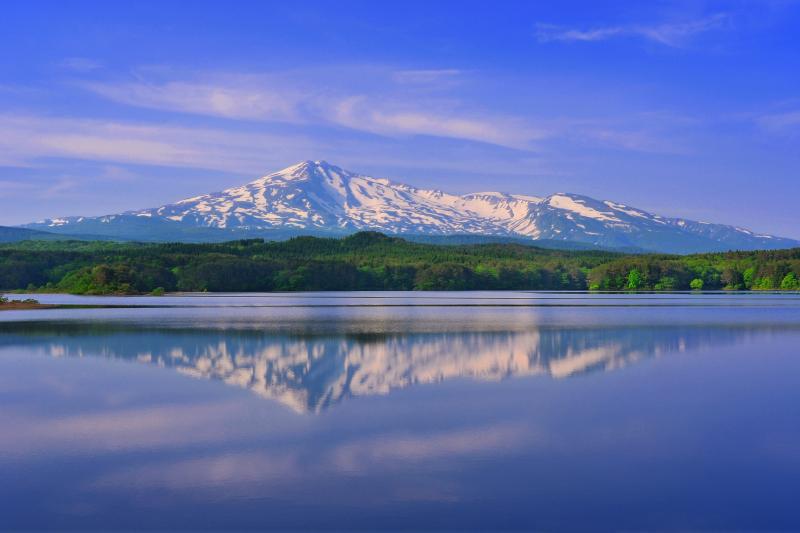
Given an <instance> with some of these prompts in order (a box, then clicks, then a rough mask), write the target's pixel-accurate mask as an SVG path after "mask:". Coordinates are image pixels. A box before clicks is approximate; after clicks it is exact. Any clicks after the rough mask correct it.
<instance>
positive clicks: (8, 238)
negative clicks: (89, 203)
mask: <svg viewBox="0 0 800 533" xmlns="http://www.w3.org/2000/svg"><path fill="white" fill-rule="evenodd" d="M72 238H76V239H79V238H81V237H77V236H74V235H65V234H60V233H52V232H49V231H39V230H33V229H25V228H13V227H9V226H0V242H20V241H65V240H69V239H72Z"/></svg>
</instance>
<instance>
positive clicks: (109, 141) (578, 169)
mask: <svg viewBox="0 0 800 533" xmlns="http://www.w3.org/2000/svg"><path fill="white" fill-rule="evenodd" d="M798 28H800V3H799V2H795V1H773V2H770V1H760V2H702V1H699V0H698V1H692V2H655V1H654V2H570V1H561V2H534V1H524V2H512V1H508V2H465V1H459V2H444V1H442V2H430V1H428V2H411V1H403V2H374V1H373V2H347V1H337V2H266V1H260V2H165V1H159V2H146V1H139V2H79V1H71V2H52V3H48V2H35V1H30V2H6V3H3V4H0V205H1V206H2V209H0V224H7V225H8V224H21V223H25V222H30V221H33V220H36V219H40V218H44V217H51V216H62V215H99V214H106V213H113V212H119V211H122V210H126V209H134V208H143V207H152V206H156V205H160V204H163V203H167V202H170V201H174V200H177V199H180V198H183V197H187V196H193V195H196V194H199V193H203V192H210V191H215V190H220V189H223V188H226V187H229V186H233V185H238V184H241V183H244V182H247V181H250V180H252V179H255V178H256V177H258V176H260V175H263V174H265V173H268V172H271V171H274V170H278V169H280V168H283V167H285V166H288V165H290V164H292V163H295V162H297V161H300V160H304V159H325V160H328V161H330V162H332V163H336V164H339V165H340V166H343V167H345V168H348V169H350V170H354V171H358V172H363V173H366V174H371V175H377V176H381V177H389V178H394V179H397V180H401V181H405V182H408V183H411V184H414V185H418V186H422V187H436V188H441V189H444V190H448V191H452V192H469V191H476V190H487V189H491V190H503V191H507V192H514V193H527V194H536V195H543V194H549V193H553V192H559V191H565V192H576V193H581V194H586V195H589V196H593V197H596V198H600V199H612V200H616V201H620V202H624V203H627V204H630V205H634V206H637V207H640V208H644V209H647V210H650V211H653V212H656V213H659V214H663V215H672V216H685V217H689V218H694V219H700V220H708V221H712V222H724V223H731V224H736V225H741V226H745V227H750V228H753V229H756V230H758V231H766V232H771V233H775V234H779V235H784V236H789V237H795V238H800V224H798V222H800V215H798V213H799V212H800V210H798V205H797V204H798V199H800V31H798Z"/></svg>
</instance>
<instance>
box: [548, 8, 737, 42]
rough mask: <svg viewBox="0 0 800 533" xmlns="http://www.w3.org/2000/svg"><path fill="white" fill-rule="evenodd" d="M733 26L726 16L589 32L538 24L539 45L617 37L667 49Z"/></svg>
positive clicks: (623, 26)
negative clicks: (646, 41)
mask: <svg viewBox="0 0 800 533" xmlns="http://www.w3.org/2000/svg"><path fill="white" fill-rule="evenodd" d="M730 24H731V17H730V15H728V14H726V13H716V14H714V15H710V16H707V17H703V18H699V19H693V20H684V21H679V22H666V23H662V24H654V25H636V24H633V25H619V26H601V27H595V28H588V29H576V28H568V27H565V26H557V25H553V24H537V25H536V37H537V39H538V40H539V42H543V43H547V42H553V41H561V42H581V41H582V42H594V41H605V40H608V39H613V38H618V37H638V38H641V39H645V40H648V41H652V42H655V43H658V44H662V45H664V46H671V47H680V46H683V45H684V44H685V43H686V42H687V41H688V40H689V39H690V38H692V37H694V36H696V35H699V34H702V33H705V32H708V31H712V30H718V29H723V28H725V27H728V26H729V25H730Z"/></svg>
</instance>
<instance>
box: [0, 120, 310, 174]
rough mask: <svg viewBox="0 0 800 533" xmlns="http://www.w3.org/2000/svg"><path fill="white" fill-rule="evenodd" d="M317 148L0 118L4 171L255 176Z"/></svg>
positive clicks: (294, 141) (211, 133)
mask: <svg viewBox="0 0 800 533" xmlns="http://www.w3.org/2000/svg"><path fill="white" fill-rule="evenodd" d="M319 147H320V144H319V143H312V142H311V141H310V140H309V139H308V138H306V137H305V136H302V135H289V134H285V133H283V134H280V135H278V134H267V133H243V132H233V131H230V130H225V129H215V128H192V127H181V126H172V125H167V124H142V123H131V122H121V121H102V120H91V119H76V118H53V117H46V116H36V115H2V114H0V154H3V155H0V165H6V166H30V165H31V164H33V163H35V161H36V160H37V159H38V158H48V157H64V158H73V159H84V160H92V161H106V162H109V163H128V164H145V165H159V166H175V167H186V168H204V169H216V170H226V171H234V172H247V173H252V172H256V171H258V170H260V169H263V168H270V167H269V165H273V164H282V163H287V162H291V161H292V160H294V159H297V160H300V159H304V158H305V157H306V156H307V154H309V153H315V151H316V150H318V149H319Z"/></svg>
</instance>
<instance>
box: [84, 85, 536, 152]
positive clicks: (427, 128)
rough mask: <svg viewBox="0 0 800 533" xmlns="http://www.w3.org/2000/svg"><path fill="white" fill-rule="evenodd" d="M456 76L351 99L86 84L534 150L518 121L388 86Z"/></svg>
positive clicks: (149, 97) (336, 93)
mask: <svg viewBox="0 0 800 533" xmlns="http://www.w3.org/2000/svg"><path fill="white" fill-rule="evenodd" d="M456 73H457V71H454V70H438V71H421V70H420V71H396V72H391V73H389V74H388V75H386V76H385V80H384V81H386V82H387V85H388V87H387V88H385V89H380V90H374V91H367V90H365V91H363V92H359V93H354V92H352V91H348V90H345V89H343V88H342V89H339V88H336V87H331V86H330V85H328V86H327V88H326V89H324V90H320V89H309V88H308V87H307V85H308V83H307V82H306V81H305V80H287V79H286V78H285V77H283V76H269V75H265V76H239V75H227V76H219V77H218V79H217V80H215V81H214V82H208V81H204V80H186V81H167V82H163V83H145V82H141V81H137V82H128V83H89V84H85V85H84V87H85V88H87V89H89V90H91V91H92V92H94V93H96V94H98V95H100V96H103V97H105V98H108V99H110V100H113V101H115V102H119V103H123V104H126V105H132V106H138V107H147V108H152V109H160V110H165V111H173V112H182V113H193V114H201V115H209V116H217V117H223V118H229V119H239V120H249V121H275V122H283V123H289V124H304V125H314V124H321V125H329V126H338V127H346V128H349V129H352V130H356V131H362V132H368V133H374V134H380V135H388V136H393V135H432V136H438V137H448V138H455V139H466V140H472V141H478V142H486V143H490V144H496V145H500V146H507V147H512V148H518V149H528V148H531V142H532V141H534V140H537V139H539V138H541V137H542V132H541V131H540V130H537V129H535V128H531V127H530V126H528V125H526V124H524V123H523V121H520V120H518V119H515V118H514V117H509V116H505V115H502V114H497V113H491V112H485V111H484V112H476V111H471V110H470V111H467V110H466V107H467V106H466V104H463V103H461V102H459V101H458V100H456V99H453V98H452V97H450V98H441V97H431V96H428V97H426V98H418V96H419V95H415V97H414V98H409V97H408V96H407V95H404V94H403V92H402V91H397V92H396V93H395V92H392V90H391V85H392V84H393V83H398V84H410V83H413V84H430V83H434V82H438V81H439V80H441V79H446V78H449V77H451V76H454V75H455V74H456Z"/></svg>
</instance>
